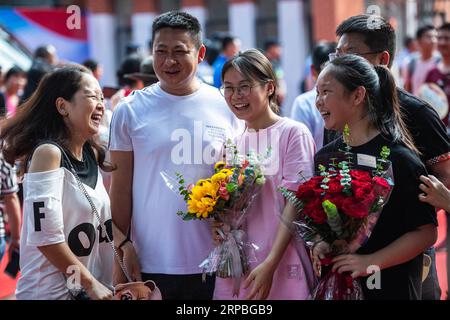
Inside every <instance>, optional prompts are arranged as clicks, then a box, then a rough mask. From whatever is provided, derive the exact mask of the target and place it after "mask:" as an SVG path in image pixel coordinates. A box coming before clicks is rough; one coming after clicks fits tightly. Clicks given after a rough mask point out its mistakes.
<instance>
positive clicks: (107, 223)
mask: <svg viewBox="0 0 450 320" xmlns="http://www.w3.org/2000/svg"><path fill="white" fill-rule="evenodd" d="M105 227H106V232H107V233H108V237H109V239H111V241H112V240H113V230H112V219H109V220H106V221H105ZM102 229H103V228H102V226H101V225H99V226H98V227H97V230H98V242H99V243H102V242H105V241H106V242H109V241H108V238H107V237H106V234H105V232H102Z"/></svg>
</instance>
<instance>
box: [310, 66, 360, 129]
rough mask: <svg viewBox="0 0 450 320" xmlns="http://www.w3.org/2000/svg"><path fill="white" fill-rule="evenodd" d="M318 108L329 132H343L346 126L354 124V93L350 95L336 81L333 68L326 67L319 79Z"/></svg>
mask: <svg viewBox="0 0 450 320" xmlns="http://www.w3.org/2000/svg"><path fill="white" fill-rule="evenodd" d="M316 89H317V98H316V107H317V109H318V110H319V112H320V114H321V115H322V118H323V120H324V122H325V128H326V129H328V130H337V131H342V130H343V129H344V126H345V124H349V123H351V122H353V121H352V120H353V119H355V117H356V115H357V113H356V112H355V108H354V107H353V105H354V99H353V97H352V93H348V92H347V91H346V90H345V88H344V86H343V85H342V84H341V83H340V82H339V81H338V80H336V78H335V77H334V76H333V73H332V72H331V68H330V67H329V66H328V67H326V68H325V69H324V70H323V71H322V72H321V73H320V75H319V78H318V79H317V87H316Z"/></svg>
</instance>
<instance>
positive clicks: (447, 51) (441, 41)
mask: <svg viewBox="0 0 450 320" xmlns="http://www.w3.org/2000/svg"><path fill="white" fill-rule="evenodd" d="M437 41H438V42H437V46H438V50H439V52H440V54H441V55H442V56H443V57H446V58H447V57H450V30H439V31H438V37H437Z"/></svg>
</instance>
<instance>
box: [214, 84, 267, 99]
mask: <svg viewBox="0 0 450 320" xmlns="http://www.w3.org/2000/svg"><path fill="white" fill-rule="evenodd" d="M260 85H262V84H261V83H257V84H254V85H248V84H244V85H242V86H238V87H232V86H228V85H223V86H221V87H220V88H219V91H220V93H221V94H222V95H223V96H224V97H225V98H227V99H228V98H230V97H231V96H232V95H233V94H234V92H235V90H236V91H237V94H238V95H240V96H241V97H246V96H248V95H249V94H250V93H251V92H252V88H254V87H257V86H260Z"/></svg>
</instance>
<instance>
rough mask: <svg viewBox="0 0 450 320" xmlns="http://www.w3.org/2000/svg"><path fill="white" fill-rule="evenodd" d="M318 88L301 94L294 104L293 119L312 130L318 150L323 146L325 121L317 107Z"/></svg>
mask: <svg viewBox="0 0 450 320" xmlns="http://www.w3.org/2000/svg"><path fill="white" fill-rule="evenodd" d="M316 98H317V91H316V88H314V89H313V90H310V91H308V92H305V93H303V94H301V95H299V96H298V97H297V98H296V99H295V101H294V104H293V106H292V111H291V119H293V120H295V121H298V122H302V123H303V124H305V125H306V126H307V127H308V129H309V131H310V132H311V134H312V136H313V138H314V142H315V143H316V147H317V150H320V149H321V148H322V147H323V133H324V128H325V123H324V122H323V118H322V115H321V114H320V112H319V110H318V109H317V107H316Z"/></svg>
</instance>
